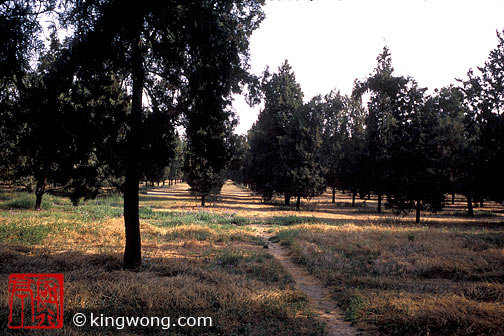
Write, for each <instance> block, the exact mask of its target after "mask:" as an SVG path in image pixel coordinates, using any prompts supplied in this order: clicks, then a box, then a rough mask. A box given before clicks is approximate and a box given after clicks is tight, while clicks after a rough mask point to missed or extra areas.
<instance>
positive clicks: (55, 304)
mask: <svg viewBox="0 0 504 336" xmlns="http://www.w3.org/2000/svg"><path fill="white" fill-rule="evenodd" d="M9 310H10V311H9V324H8V327H9V328H10V329H56V328H61V327H62V326H63V274H59V273H54V274H33V273H27V274H11V275H10V276H9Z"/></svg>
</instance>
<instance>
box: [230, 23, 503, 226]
mask: <svg viewBox="0 0 504 336" xmlns="http://www.w3.org/2000/svg"><path fill="white" fill-rule="evenodd" d="M497 37H498V40H499V43H498V46H497V48H496V49H494V50H493V51H492V52H491V53H490V57H489V59H488V61H487V62H486V63H485V64H484V66H482V67H478V69H477V71H473V70H469V72H468V80H466V81H461V80H458V81H457V85H453V84H451V85H449V86H447V87H444V88H441V89H435V90H434V91H433V92H432V93H428V90H427V88H421V87H419V86H418V83H417V82H416V81H415V80H414V79H413V78H412V77H410V76H400V75H396V74H395V73H394V68H393V66H392V57H391V54H390V51H389V49H388V48H387V47H384V48H383V51H382V53H381V54H380V55H378V58H377V66H376V68H375V69H374V71H373V72H372V73H371V74H370V75H369V76H368V77H367V78H365V79H364V80H362V81H359V80H356V81H355V84H354V90H353V92H352V95H351V96H344V95H342V94H341V93H339V92H337V91H332V92H330V93H329V94H327V95H326V96H324V97H321V96H317V97H314V98H313V99H311V100H310V101H308V102H306V103H303V93H302V91H301V88H300V85H299V84H298V83H297V82H296V80H295V76H294V73H293V72H292V69H291V67H290V66H289V64H288V62H287V61H286V62H285V63H284V64H283V65H282V66H280V67H279V69H278V72H277V73H274V74H270V72H269V70H268V69H267V70H266V71H265V72H264V75H263V79H262V92H263V95H264V97H263V98H264V103H265V104H264V109H263V110H262V111H261V112H260V114H259V118H258V120H257V122H256V123H255V124H254V125H253V127H252V128H251V130H250V131H249V134H248V137H247V144H244V145H243V146H242V147H241V148H244V149H245V154H241V162H242V163H241V165H242V170H241V175H240V176H239V178H240V182H241V183H245V184H247V185H249V186H250V188H251V189H252V190H253V191H255V192H257V193H258V194H260V195H262V197H263V198H264V199H265V200H270V199H271V198H272V197H273V196H274V195H281V196H283V197H284V199H285V204H286V205H288V204H289V202H290V199H291V197H296V199H297V204H296V205H297V208H298V209H299V206H300V204H299V203H300V201H299V200H300V198H311V197H314V196H317V195H319V194H321V193H322V192H324V191H325V189H326V188H327V187H329V188H331V189H332V194H333V202H334V200H335V199H334V195H335V192H336V189H341V190H344V191H349V192H350V193H351V194H352V206H355V198H356V196H357V195H358V194H359V195H360V196H361V197H365V196H366V195H368V196H369V195H370V194H374V195H376V196H377V200H378V205H377V212H382V209H383V203H384V202H386V203H385V205H386V206H387V207H390V208H392V209H394V210H395V211H397V212H408V211H410V210H415V212H416V222H417V223H418V222H420V216H421V211H422V210H430V211H433V212H435V211H438V210H440V209H442V208H443V206H444V204H445V199H446V194H450V195H452V197H454V195H455V194H460V195H464V196H465V197H466V199H467V208H468V209H467V211H468V215H469V216H473V215H474V211H473V202H476V201H477V202H480V203H483V202H484V201H485V200H492V201H496V202H499V203H502V202H503V199H504V174H503V172H504V162H503V159H504V153H503V148H504V133H503V132H504V93H503V92H504V91H503V90H504V36H503V33H499V32H497ZM242 151H243V149H242ZM234 171H237V170H236V168H235V169H234Z"/></svg>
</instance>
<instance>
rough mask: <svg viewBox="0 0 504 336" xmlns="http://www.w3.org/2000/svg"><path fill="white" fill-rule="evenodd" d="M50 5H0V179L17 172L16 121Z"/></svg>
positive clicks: (21, 0) (30, 1)
mask: <svg viewBox="0 0 504 336" xmlns="http://www.w3.org/2000/svg"><path fill="white" fill-rule="evenodd" d="M50 5H51V2H49V1H34V0H10V1H2V2H1V3H0V31H1V32H2V34H1V36H0V139H1V141H0V167H1V168H0V177H1V178H3V179H8V180H12V179H13V178H15V177H14V173H15V170H16V161H17V157H16V154H15V152H16V147H17V140H18V139H17V134H18V132H19V131H20V128H19V124H18V123H17V122H16V121H15V120H14V113H15V111H16V105H17V104H18V102H19V95H20V94H21V92H22V91H24V89H25V88H26V86H25V77H26V74H27V72H28V71H30V61H31V60H33V55H35V54H36V53H37V51H39V50H41V49H42V42H41V41H40V39H39V32H40V30H41V27H40V24H39V22H38V17H39V15H40V14H41V12H42V11H44V10H46V8H47V7H48V6H50Z"/></svg>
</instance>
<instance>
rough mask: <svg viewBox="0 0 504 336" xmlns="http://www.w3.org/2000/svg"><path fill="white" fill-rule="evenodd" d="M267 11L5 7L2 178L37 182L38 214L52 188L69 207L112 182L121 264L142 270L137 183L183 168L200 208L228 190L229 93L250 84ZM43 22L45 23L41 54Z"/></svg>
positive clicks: (0, 57)
mask: <svg viewBox="0 0 504 336" xmlns="http://www.w3.org/2000/svg"><path fill="white" fill-rule="evenodd" d="M263 4H264V1H263V0H247V1H236V2H235V1H226V0H194V1H187V0H184V1H179V0H173V1H160V0H146V1H141V2H138V1H133V0H131V1H129V0H127V1H124V0H106V1H103V0H87V1H59V0H45V1H38V0H37V1H35V0H9V1H2V2H1V3H0V27H1V28H2V37H1V38H0V69H1V70H0V71H1V72H0V86H1V88H2V90H1V93H0V95H1V96H0V137H1V139H2V141H1V147H0V153H1V155H0V157H1V159H0V160H1V165H0V167H1V168H0V173H1V174H2V176H1V178H2V179H3V180H5V179H10V180H12V179H18V178H21V177H30V178H33V179H34V180H35V182H36V188H35V193H36V195H37V206H40V202H41V200H42V195H43V194H44V191H45V188H46V185H47V184H48V183H58V184H61V185H64V186H65V188H67V189H68V190H69V191H70V193H71V195H72V198H73V200H74V202H75V203H77V202H78V200H79V199H80V198H81V197H94V196H96V194H97V192H98V189H99V187H100V186H102V185H103V184H104V183H108V184H113V185H117V186H118V187H119V188H120V189H121V190H122V191H123V193H124V221H125V231H126V246H125V253H124V267H125V268H136V267H138V266H139V265H140V263H141V241H140V229H139V227H140V225H139V218H138V213H139V208H138V201H139V198H138V192H139V189H138V188H139V181H140V180H142V179H148V180H151V181H157V180H159V179H161V178H163V175H164V174H166V173H168V174H173V175H172V176H173V177H174V178H177V177H180V171H181V168H183V170H184V174H185V176H186V179H187V181H188V182H189V184H190V186H191V190H192V191H193V193H194V194H195V195H197V196H199V197H201V199H202V204H204V202H205V198H206V197H207V195H209V194H210V193H213V192H217V191H218V190H220V188H221V186H222V184H223V182H224V171H223V168H224V163H225V162H227V161H228V159H229V153H230V142H231V141H230V140H229V138H230V137H231V134H232V128H233V126H234V124H235V122H234V121H233V119H234V116H233V113H232V112H231V110H230V108H229V105H230V102H231V95H232V94H233V93H238V92H240V91H241V89H242V87H243V86H244V85H246V84H247V83H249V82H251V76H250V75H249V74H248V73H247V71H246V70H247V68H248V59H249V54H248V40H249V38H250V35H251V34H252V32H253V31H254V30H255V29H256V28H257V27H258V25H259V23H260V22H261V21H262V19H263V17H264V14H263V12H262V6H263ZM41 20H46V21H47V20H52V21H53V23H52V24H51V27H50V30H52V36H51V41H50V46H49V47H48V48H45V47H44V44H43V43H42V41H41V40H40V36H41V31H42V27H41V24H40V21H41ZM57 27H58V28H57ZM62 29H63V30H65V31H66V34H67V35H68V37H67V38H66V39H65V40H64V41H60V40H59V39H58V37H57V35H58V34H57V33H58V30H60V31H61V30H62ZM178 126H181V127H185V139H184V140H183V141H182V140H181V139H180V137H178V135H177V131H176V128H177V127H178ZM182 156H183V159H182ZM182 162H183V163H184V167H182V164H181V163H182Z"/></svg>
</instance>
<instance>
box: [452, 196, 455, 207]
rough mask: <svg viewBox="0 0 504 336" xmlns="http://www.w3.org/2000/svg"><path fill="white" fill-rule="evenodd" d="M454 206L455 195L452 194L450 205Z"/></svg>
mask: <svg viewBox="0 0 504 336" xmlns="http://www.w3.org/2000/svg"><path fill="white" fill-rule="evenodd" d="M453 204H455V193H452V205H453Z"/></svg>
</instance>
